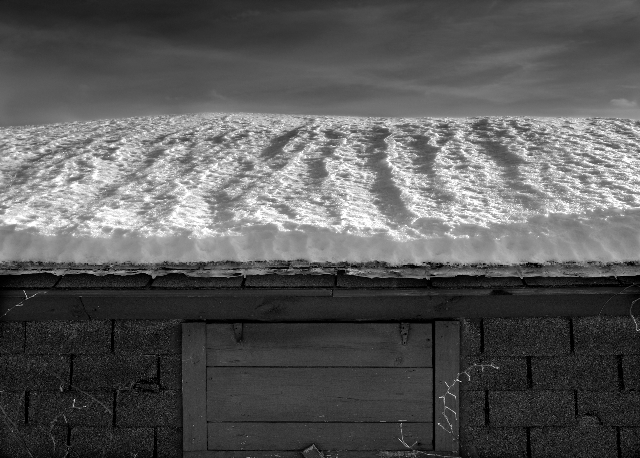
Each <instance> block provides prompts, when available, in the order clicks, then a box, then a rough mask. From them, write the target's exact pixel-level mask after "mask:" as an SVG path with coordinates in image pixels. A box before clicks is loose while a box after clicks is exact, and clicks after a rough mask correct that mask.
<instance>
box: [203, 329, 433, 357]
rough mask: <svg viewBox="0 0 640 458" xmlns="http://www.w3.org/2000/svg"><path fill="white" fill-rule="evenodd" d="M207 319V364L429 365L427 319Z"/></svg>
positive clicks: (430, 338) (429, 346) (429, 331)
mask: <svg viewBox="0 0 640 458" xmlns="http://www.w3.org/2000/svg"><path fill="white" fill-rule="evenodd" d="M242 328H243V330H242V341H241V342H237V341H236V337H235V334H234V328H233V324H231V323H228V324H227V323H214V324H207V366H290V367H291V366H334V367H335V366H372V367H432V342H431V340H432V335H431V323H411V324H410V325H409V338H408V340H407V344H406V345H402V340H401V337H400V329H399V328H400V324H399V323H243V326H242Z"/></svg>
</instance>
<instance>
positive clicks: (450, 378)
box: [433, 321, 460, 452]
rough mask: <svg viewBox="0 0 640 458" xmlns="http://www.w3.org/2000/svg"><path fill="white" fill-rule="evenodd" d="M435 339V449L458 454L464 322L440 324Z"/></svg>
mask: <svg viewBox="0 0 640 458" xmlns="http://www.w3.org/2000/svg"><path fill="white" fill-rule="evenodd" d="M434 330H435V336H434V350H435V361H434V366H435V371H434V372H435V386H434V389H433V394H434V404H433V405H434V411H435V421H434V424H433V425H434V428H435V432H434V442H435V443H434V448H435V450H436V451H442V452H458V444H459V443H458V435H459V429H458V425H459V422H460V418H459V402H458V401H459V399H460V396H459V394H460V383H458V382H456V379H458V374H459V373H460V323H459V322H458V321H436V322H435V327H434Z"/></svg>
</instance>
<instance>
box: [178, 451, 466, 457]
mask: <svg viewBox="0 0 640 458" xmlns="http://www.w3.org/2000/svg"><path fill="white" fill-rule="evenodd" d="M321 452H322V454H323V455H324V458H434V457H452V458H453V457H459V456H460V455H458V454H454V453H451V452H450V451H430V452H424V451H411V450H406V451H401V450H377V451H372V450H335V449H334V450H321ZM183 458H303V455H302V451H301V450H300V451H298V450H261V451H253V450H252V451H250V452H248V451H242V450H218V451H214V450H210V451H206V452H185V453H184V454H183Z"/></svg>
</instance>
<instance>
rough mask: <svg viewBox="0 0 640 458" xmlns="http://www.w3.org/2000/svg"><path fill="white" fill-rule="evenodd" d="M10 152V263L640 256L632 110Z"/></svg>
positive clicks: (138, 130)
mask: <svg viewBox="0 0 640 458" xmlns="http://www.w3.org/2000/svg"><path fill="white" fill-rule="evenodd" d="M0 151H1V154H0V173H1V175H0V177H1V178H0V261H49V262H61V263H64V262H77V263H80V262H92V263H100V262H104V263H114V262H115V263H117V262H126V261H130V262H142V263H159V262H164V261H170V262H210V261H222V260H228V261H252V260H301V259H304V260H309V261H314V262H341V261H352V262H364V261H381V262H387V263H391V264H395V265H402V264H420V263H424V262H443V263H460V264H469V263H496V264H516V263H525V262H538V263H543V262H583V261H584V262H587V261H589V262H591V261H596V262H605V263H617V262H628V261H639V260H640V122H638V121H635V120H626V119H600V118H592V119H569V118H525V117H489V118H461V119H453V118H451V119H435V118H358V117H327V116H288V115H259V114H197V115H183V116H157V117H138V118H129V119H117V120H106V121H92V122H76V123H65V124H53V125H45V126H23V127H9V128H0Z"/></svg>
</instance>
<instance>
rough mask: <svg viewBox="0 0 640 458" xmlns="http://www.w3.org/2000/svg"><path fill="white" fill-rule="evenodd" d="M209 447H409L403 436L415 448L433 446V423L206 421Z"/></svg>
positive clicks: (262, 448) (297, 448) (289, 448)
mask: <svg viewBox="0 0 640 458" xmlns="http://www.w3.org/2000/svg"><path fill="white" fill-rule="evenodd" d="M207 427H208V430H209V450H225V449H228V448H230V447H229V445H230V444H234V445H237V448H239V449H241V450H270V449H273V450H283V449H284V450H303V449H304V448H306V447H307V446H309V444H310V441H313V443H315V444H316V446H317V447H318V448H319V449H320V450H321V451H322V450H324V449H328V448H332V449H339V450H406V447H404V446H403V445H402V443H401V442H400V441H399V440H398V439H399V438H401V437H403V436H404V440H405V442H406V443H407V444H409V445H412V444H414V442H417V443H416V444H415V446H414V448H415V449H416V450H431V449H432V447H433V423H403V424H402V435H401V434H400V423H398V422H393V423H379V422H377V423H207Z"/></svg>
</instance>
